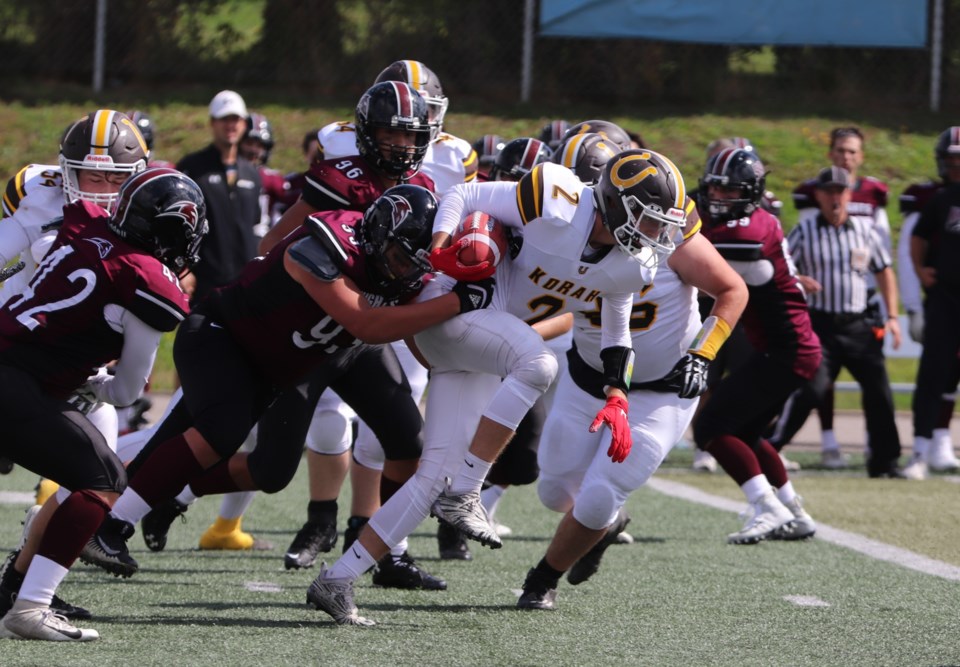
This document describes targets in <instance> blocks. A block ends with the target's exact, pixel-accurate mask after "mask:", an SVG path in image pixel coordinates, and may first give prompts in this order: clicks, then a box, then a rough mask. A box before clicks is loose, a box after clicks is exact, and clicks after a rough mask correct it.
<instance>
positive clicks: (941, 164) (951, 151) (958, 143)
mask: <svg viewBox="0 0 960 667" xmlns="http://www.w3.org/2000/svg"><path fill="white" fill-rule="evenodd" d="M934 154H935V155H936V158H937V173H938V174H939V175H940V178H942V179H944V180H946V178H947V156H948V155H960V126H957V125H954V126H953V127H948V128H947V129H945V130H944V131H943V132H941V133H940V136H939V137H938V138H937V145H936V147H935V148H934Z"/></svg>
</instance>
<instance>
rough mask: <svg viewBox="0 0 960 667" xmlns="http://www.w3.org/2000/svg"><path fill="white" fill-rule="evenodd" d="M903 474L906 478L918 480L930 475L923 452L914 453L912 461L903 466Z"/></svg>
mask: <svg viewBox="0 0 960 667" xmlns="http://www.w3.org/2000/svg"><path fill="white" fill-rule="evenodd" d="M903 476H904V478H905V479H912V480H917V481H923V480H925V479H927V477H929V476H930V470H929V468H928V467H927V462H926V460H925V459H924V457H923V456H922V455H921V454H914V455H913V456H912V457H910V461H909V462H908V463H907V465H906V466H904V468H903Z"/></svg>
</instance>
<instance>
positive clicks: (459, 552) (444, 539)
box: [437, 521, 473, 560]
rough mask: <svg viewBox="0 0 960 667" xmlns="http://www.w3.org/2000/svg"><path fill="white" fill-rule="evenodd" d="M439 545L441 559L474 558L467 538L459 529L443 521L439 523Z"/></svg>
mask: <svg viewBox="0 0 960 667" xmlns="http://www.w3.org/2000/svg"><path fill="white" fill-rule="evenodd" d="M437 547H438V548H439V550H440V560H473V554H472V553H470V547H469V546H467V540H466V538H464V536H463V535H462V534H461V533H460V531H459V530H457V529H456V528H454V527H453V526H451V525H450V524H449V523H445V522H443V521H440V522H439V524H438V525H437Z"/></svg>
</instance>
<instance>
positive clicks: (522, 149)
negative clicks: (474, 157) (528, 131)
mask: <svg viewBox="0 0 960 667" xmlns="http://www.w3.org/2000/svg"><path fill="white" fill-rule="evenodd" d="M552 157H553V152H552V151H551V150H550V148H549V147H548V146H547V145H546V144H545V143H543V142H542V141H540V140H539V139H533V138H531V137H523V138H522V139H514V140H513V141H511V142H509V143H507V145H506V146H504V147H503V150H502V151H500V153H499V154H498V155H497V157H496V159H494V161H493V167H492V168H491V169H490V180H492V181H519V180H520V179H521V178H523V177H524V176H526V175H527V174H529V173H530V171H531V170H532V169H533V168H534V167H535V166H537V165H538V164H540V163H541V162H549V161H550V159H551V158H552Z"/></svg>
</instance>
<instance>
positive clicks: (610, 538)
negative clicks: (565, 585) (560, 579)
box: [567, 508, 630, 586]
mask: <svg viewBox="0 0 960 667" xmlns="http://www.w3.org/2000/svg"><path fill="white" fill-rule="evenodd" d="M628 523H630V517H628V516H627V513H626V512H625V511H624V510H623V508H621V509H620V511H619V512H618V513H617V518H616V519H614V520H613V523H611V524H610V525H609V526H608V527H607V533H606V535H604V536H603V537H601V538H600V541H599V542H597V543H596V544H595V545H593V548H592V549H590V551H588V552H587V553H585V554H584V555H583V557H582V558H581V559H580V560H578V561H577V562H576V563H574V564H573V567H571V568H570V571H569V572H567V581H569V582H570V583H571V584H573V585H574V586H576V585H577V584H582V583H583V582H585V581H586V580H587V579H589V578H590V577H592V576H593V575H595V574H596V573H597V570H599V569H600V560H601V559H602V558H603V552H604V551H606V550H607V547H609V546H610V545H611V544H618V543H619V540H618V539H617V536H618V535H619V534H620V533H622V532H623V530H624V528H626V527H627V524H628Z"/></svg>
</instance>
